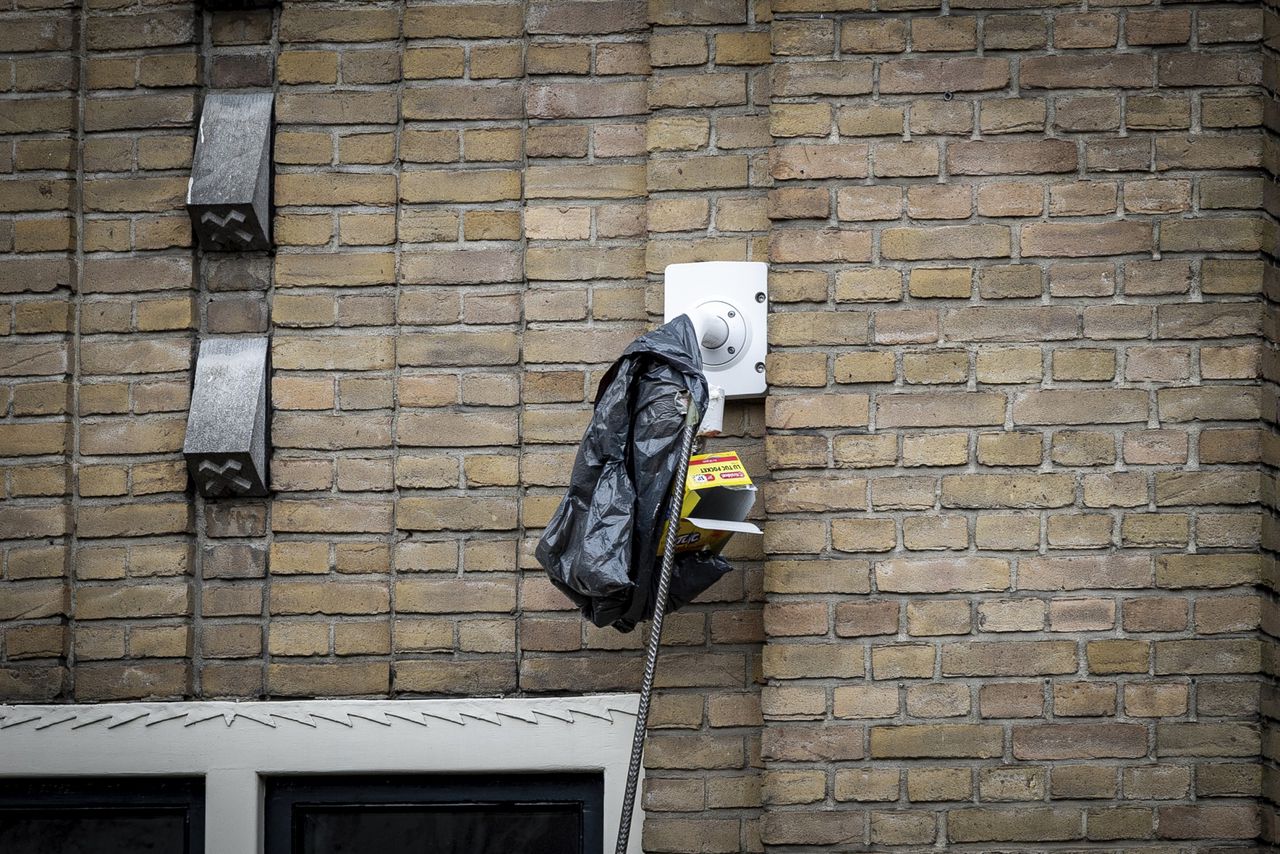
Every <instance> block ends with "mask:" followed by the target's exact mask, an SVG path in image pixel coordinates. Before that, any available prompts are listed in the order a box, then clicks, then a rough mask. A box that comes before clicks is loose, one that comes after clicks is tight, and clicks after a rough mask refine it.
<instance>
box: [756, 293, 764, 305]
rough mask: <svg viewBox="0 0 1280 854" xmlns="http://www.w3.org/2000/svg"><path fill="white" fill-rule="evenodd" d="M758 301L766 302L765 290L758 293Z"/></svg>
mask: <svg viewBox="0 0 1280 854" xmlns="http://www.w3.org/2000/svg"><path fill="white" fill-rule="evenodd" d="M756 302H764V291H759V292H758V293H756Z"/></svg>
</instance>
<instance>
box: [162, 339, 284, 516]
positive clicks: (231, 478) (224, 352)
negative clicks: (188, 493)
mask: <svg viewBox="0 0 1280 854" xmlns="http://www.w3.org/2000/svg"><path fill="white" fill-rule="evenodd" d="M268 376H269V372H268V370H267V339H266V338H209V339H206V340H204V341H202V342H200V353H199V355H198V356H197V359H196V380H195V387H194V388H193V389H192V391H191V410H190V412H189V413H188V414H187V435H186V439H185V440H184V442H183V445H182V453H183V455H184V456H185V457H186V458H187V470H188V471H189V472H190V473H191V479H192V480H193V481H194V482H195V485H196V490H197V491H198V492H199V493H200V494H201V495H203V496H205V497H206V498H228V497H237V496H251V495H266V494H267V377H268Z"/></svg>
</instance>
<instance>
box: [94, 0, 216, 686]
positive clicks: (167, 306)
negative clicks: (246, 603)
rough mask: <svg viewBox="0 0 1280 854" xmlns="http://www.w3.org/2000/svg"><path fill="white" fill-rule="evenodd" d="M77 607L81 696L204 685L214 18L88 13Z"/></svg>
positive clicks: (179, 10) (133, 11)
mask: <svg viewBox="0 0 1280 854" xmlns="http://www.w3.org/2000/svg"><path fill="white" fill-rule="evenodd" d="M84 25H85V28H84V41H83V46H84V51H83V57H84V59H83V61H84V62H85V63H86V64H85V73H84V82H83V85H82V100H81V109H82V111H83V113H82V137H81V142H80V170H81V171H80V174H81V178H82V181H83V189H82V194H83V195H82V200H81V212H82V219H81V222H80V224H79V226H80V228H79V235H78V249H79V251H80V253H81V255H82V258H83V261H82V268H81V275H80V284H79V298H78V301H77V302H78V305H77V321H78V322H77V336H78V347H77V353H76V356H77V362H76V377H77V382H78V407H77V412H76V415H77V428H78V429H77V433H76V437H75V441H76V445H75V457H74V467H75V469H74V471H75V484H76V496H75V501H76V508H75V535H76V548H75V552H74V555H73V558H72V560H73V567H74V570H73V589H72V608H73V611H72V613H73V624H72V628H73V631H74V633H75V634H74V643H73V646H72V661H73V663H74V668H73V679H74V686H73V688H74V697H75V699H76V700H77V701H82V702H84V701H95V700H121V699H134V698H142V697H155V698H166V697H181V696H184V695H187V694H189V693H190V692H191V677H192V672H191V670H192V668H191V665H190V655H191V643H192V641H191V613H192V607H191V601H192V591H191V584H190V580H189V579H190V575H191V571H192V541H191V537H190V533H191V530H192V514H191V502H190V499H189V497H188V496H187V495H186V494H185V492H186V488H187V474H186V467H185V465H184V463H183V459H182V455H181V449H182V437H183V433H184V430H185V425H186V410H187V403H188V401H189V396H190V395H189V389H190V384H191V373H190V372H191V368H192V343H193V338H194V336H193V335H192V329H193V328H194V327H195V312H194V304H193V297H194V287H193V281H194V279H193V265H192V253H191V228H190V223H189V221H188V218H187V215H186V212H185V210H184V209H183V204H184V202H185V196H186V187H187V176H188V173H189V170H190V166H191V155H192V151H193V143H194V120H195V115H196V109H197V89H196V86H197V84H198V83H199V79H200V69H199V62H198V54H197V48H196V45H197V44H198V43H199V41H200V39H201V33H200V16H199V14H198V13H197V12H196V11H195V9H194V7H193V5H192V4H190V3H174V4H171V5H167V6H161V7H155V6H149V7H147V8H146V9H145V10H144V9H138V8H133V7H131V6H128V5H126V6H124V7H120V8H112V9H97V8H95V9H91V10H89V11H88V12H87V13H85V15H84Z"/></svg>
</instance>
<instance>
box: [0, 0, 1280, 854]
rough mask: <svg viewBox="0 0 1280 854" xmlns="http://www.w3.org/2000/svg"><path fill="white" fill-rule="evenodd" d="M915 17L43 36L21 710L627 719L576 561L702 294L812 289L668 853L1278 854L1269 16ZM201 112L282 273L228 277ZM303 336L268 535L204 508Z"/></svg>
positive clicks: (5, 407)
mask: <svg viewBox="0 0 1280 854" xmlns="http://www.w3.org/2000/svg"><path fill="white" fill-rule="evenodd" d="M876 2H877V3H878V5H877V6H876V7H875V9H874V11H873V10H872V7H871V5H870V3H869V2H864V0H840V2H834V0H833V2H823V1H822V0H773V3H772V7H770V4H768V3H764V2H757V3H747V2H745V0H696V2H675V0H671V1H670V2H668V0H652V2H649V3H647V4H646V3H643V2H630V1H629V0H623V1H622V2H612V0H604V1H602V2H570V0H557V2H545V3H544V2H525V3H502V2H496V3H481V4H467V3H426V4H422V3H402V2H391V0H388V2H369V3H364V2H360V3H354V2H346V3H318V2H306V3H303V2H297V3H294V2H288V3H285V4H284V5H283V7H282V8H278V9H275V10H267V11H253V12H239V13H235V12H216V13H214V12H207V11H201V10H198V9H196V8H195V7H194V6H193V4H192V3H190V2H181V3H169V4H166V3H157V2H138V3H133V2H128V0H90V2H88V3H85V4H76V3H72V2H69V1H68V2H59V0H0V10H2V11H0V252H3V253H4V254H0V293H3V294H4V301H3V305H0V333H2V334H3V335H4V338H3V339H2V340H0V377H3V381H2V382H0V404H2V408H0V415H3V418H2V419H0V447H2V448H3V449H4V450H3V451H0V454H2V455H3V458H2V459H0V470H2V472H3V475H2V478H0V484H2V485H3V489H4V492H3V494H2V495H3V499H4V500H3V502H2V503H0V551H2V552H3V564H2V566H3V575H2V576H0V620H2V621H3V623H0V698H3V699H6V700H11V701H20V702H33V701H66V702H95V701H105V700H131V699H142V698H158V699H174V698H181V697H198V698H223V697H229V698H255V697H269V698H285V697H300V696H303V697H306V696H321V697H333V696H397V697H409V696H436V695H459V694H461V695H497V694H537V693H573V692H594V691H613V690H633V689H634V688H635V686H636V685H637V684H638V681H639V666H640V661H639V657H638V649H639V646H640V644H641V642H642V635H641V633H639V632H637V633H633V634H631V635H619V634H617V633H616V632H613V631H612V630H596V629H594V628H591V627H587V626H584V625H583V624H582V622H581V620H580V619H579V618H578V615H577V614H576V612H574V611H573V610H572V609H571V608H569V606H568V603H567V602H565V600H564V599H563V598H562V597H560V596H559V595H558V594H557V593H556V592H555V591H554V590H553V589H552V588H551V587H550V585H549V584H548V583H547V582H546V581H545V579H544V578H543V576H542V574H541V571H540V570H539V568H538V567H537V565H536V563H535V562H534V561H533V559H532V544H533V543H534V542H535V541H536V538H537V536H538V533H539V531H540V528H541V526H542V525H543V524H544V523H545V521H546V520H547V518H548V517H549V515H550V513H551V512H552V510H553V509H554V507H555V504H556V502H557V501H558V500H559V495H560V493H561V491H562V489H563V487H564V484H565V478H566V476H567V472H568V468H569V463H570V460H571V459H572V455H573V452H574V448H575V445H576V442H577V439H578V437H579V435H580V433H581V430H582V427H583V425H584V424H585V423H586V419H587V417H588V414H589V409H590V398H591V395H592V390H593V389H594V387H595V385H596V383H597V382H598V380H599V377H600V374H601V372H602V370H603V369H604V367H606V366H607V365H608V363H609V362H610V361H611V360H612V359H613V358H614V357H615V356H616V354H617V353H618V352H619V351H620V350H621V348H622V347H623V346H624V345H625V343H626V342H628V341H629V340H631V338H632V337H634V336H635V335H636V334H637V333H639V332H640V331H642V330H643V329H645V328H647V326H648V325H650V324H651V323H652V322H654V321H656V320H657V319H659V318H660V316H661V310H662V299H661V274H662V270H663V268H664V267H665V265H667V264H669V263H673V262H678V261H691V260H749V259H768V260H770V261H771V262H772V265H773V266H772V277H771V292H772V296H773V300H772V302H773V312H774V313H773V315H772V316H771V326H770V342H771V354H770V357H769V360H770V361H769V372H770V381H771V385H772V388H771V393H770V396H769V398H768V399H767V400H766V401H765V402H764V404H763V405H761V403H760V402H746V403H739V404H733V405H731V406H730V409H729V412H728V414H727V419H726V424H727V427H728V431H727V432H728V433H729V434H730V435H729V436H727V437H726V438H724V439H721V440H717V442H718V445H719V446H722V447H734V448H737V449H739V450H741V451H743V453H744V455H745V456H746V457H747V459H748V462H749V464H750V466H751V468H752V471H753V475H755V476H756V477H757V479H758V480H759V481H760V482H761V484H762V486H763V498H762V502H761V507H760V508H759V511H760V512H759V515H760V516H761V518H762V519H763V521H764V524H765V529H766V535H765V537H764V539H763V542H760V541H759V540H757V541H755V542H752V541H751V540H749V539H744V540H739V541H735V543H734V544H733V546H732V548H733V552H734V558H735V561H736V563H737V566H738V570H737V571H736V572H734V573H733V574H731V575H730V576H728V577H727V578H726V579H725V580H724V581H723V582H722V583H721V584H719V585H718V586H717V587H716V588H715V589H713V591H711V592H710V593H709V594H708V595H706V596H704V597H703V600H702V601H701V602H700V603H699V604H697V605H695V606H691V607H689V608H687V609H684V610H682V611H680V612H679V613H677V614H675V615H673V616H672V618H671V619H670V620H669V622H668V627H667V634H666V641H667V644H668V645H669V649H668V650H667V651H666V652H665V653H664V657H663V659H662V666H661V667H660V670H659V683H660V686H661V691H660V696H659V697H658V699H657V701H656V705H655V710H654V718H653V721H652V724H653V727H654V733H653V734H652V735H651V737H650V740H649V745H648V753H647V759H648V764H649V765H650V777H649V781H648V784H647V787H646V796H645V797H646V800H645V803H646V807H647V809H648V810H649V815H648V819H647V821H646V826H645V839H646V848H647V849H648V850H652V851H670V852H681V851H712V852H719V851H724V852H729V851H737V850H760V849H761V848H762V847H763V848H769V849H775V848H776V849H779V850H781V849H783V848H787V847H789V846H807V847H809V848H831V849H837V850H847V849H850V848H859V847H863V848H868V849H874V850H882V849H895V850H899V849H901V850H906V849H912V848H916V849H924V848H935V847H942V846H947V845H955V846H959V847H962V848H963V849H965V850H989V849H990V848H991V847H992V846H995V847H998V848H1001V849H1002V850H1026V849H1027V848H1028V847H1029V846H1031V845H1034V846H1035V847H1036V848H1037V849H1038V848H1040V847H1041V846H1042V845H1048V846H1050V847H1054V848H1061V849H1064V850H1065V849H1079V848H1081V847H1084V848H1089V849H1090V850H1152V851H1155V850H1160V851H1188V852H1190V851H1196V852H1207V851H1214V852H1219V854H1223V852H1228V851H1241V852H1243V851H1245V850H1252V846H1253V845H1254V843H1253V842H1252V841H1250V840H1252V839H1253V838H1254V837H1255V836H1256V835H1257V834H1258V833H1259V832H1261V833H1262V834H1263V838H1264V840H1270V839H1272V838H1274V837H1275V836H1276V831H1275V830H1274V829H1273V827H1274V818H1273V815H1274V813H1273V810H1272V808H1271V807H1267V808H1265V809H1263V808H1261V807H1260V804H1272V803H1275V802H1280V795H1277V794H1276V788H1275V782H1274V778H1273V772H1274V767H1275V766H1274V755H1275V749H1274V746H1273V745H1274V732H1273V728H1272V725H1271V721H1272V720H1273V719H1274V718H1275V716H1276V712H1275V706H1276V703H1275V698H1274V678H1273V674H1274V672H1275V665H1274V660H1275V644H1274V638H1275V637H1277V636H1280V630H1277V629H1276V627H1275V626H1274V625H1273V623H1275V617H1274V594H1273V593H1271V592H1270V591H1271V589H1272V588H1273V587H1274V572H1273V570H1272V567H1273V563H1274V562H1273V561H1272V560H1271V559H1270V558H1271V556H1272V554H1273V550H1274V543H1273V542H1272V540H1273V539H1274V537H1273V536H1272V535H1271V534H1270V531H1271V530H1272V525H1271V524H1270V522H1271V520H1272V518H1273V516H1272V511H1271V510H1270V509H1268V510H1267V511H1266V512H1263V510H1262V509H1261V505H1262V504H1265V505H1266V506H1267V507H1268V508H1273V507H1274V504H1275V501H1274V487H1273V480H1274V478H1273V477H1272V474H1273V472H1274V466H1275V465H1276V460H1275V459H1274V457H1275V453H1274V451H1275V448H1274V445H1275V443H1274V442H1271V441H1266V440H1267V439H1269V438H1270V437H1271V436H1272V435H1273V430H1274V426H1273V425H1274V421H1275V406H1276V404H1275V391H1274V385H1273V380H1274V374H1275V371H1274V370H1272V369H1271V365H1272V362H1273V361H1274V360H1273V359H1267V360H1266V361H1265V362H1263V361H1261V359H1260V357H1261V355H1263V354H1264V353H1265V354H1266V355H1270V354H1271V353H1272V352H1273V350H1274V341H1275V338H1276V333H1275V328H1274V327H1275V323H1274V319H1273V318H1272V309H1273V308H1274V304H1273V302H1272V299H1273V298H1274V293H1273V292H1274V287H1271V285H1272V282H1271V278H1268V276H1272V277H1273V267H1272V266H1270V259H1271V257H1272V249H1273V244H1274V219H1273V213H1272V212H1273V211H1274V203H1273V202H1272V201H1271V197H1270V195H1267V193H1269V192H1271V190H1270V186H1271V185H1270V184H1266V185H1265V186H1264V176H1266V175H1270V174H1273V173H1274V172H1275V171H1276V167H1275V164H1274V162H1273V161H1274V154H1273V153H1272V152H1273V148H1274V146H1273V145H1272V141H1273V140H1274V136H1273V135H1272V133H1271V131H1270V130H1267V131H1265V132H1264V131H1263V130H1261V126H1262V125H1263V117H1264V112H1265V111H1264V103H1263V95H1264V93H1266V94H1269V93H1270V92H1271V91H1272V88H1273V85H1274V84H1273V80H1272V78H1273V77H1274V74H1265V75H1264V73H1263V68H1264V60H1265V61H1266V63H1267V68H1271V64H1272V62H1273V59H1274V56H1273V54H1271V53H1270V52H1269V51H1268V50H1264V49H1262V48H1261V47H1260V44H1259V42H1260V41H1261V39H1262V35H1263V30H1264V26H1263V9H1262V8H1261V7H1260V6H1259V5H1255V4H1249V3H1238V4H1237V3H1196V4H1185V5H1184V4H1167V5H1130V4H1117V5H1115V6H1107V5H1104V4H1092V6H1091V7H1090V8H1088V9H1086V8H1083V7H1082V6H1081V5H1080V4H1060V5H1059V4H1055V3H1053V2H1050V0H1044V2H1036V0H1032V2H1019V0H1004V2H992V0H952V2H951V3H950V6H949V7H945V8H946V12H945V14H940V12H941V11H942V9H943V8H944V7H940V6H939V5H938V3H936V2H929V0H876ZM81 5H83V6H84V7H85V8H83V9H82V8H80V6H81ZM1268 20H1270V18H1268ZM1264 81H1265V84H1264ZM206 88H233V89H245V90H261V89H269V90H272V91H274V92H275V93H276V119H277V123H276V137H275V146H274V160H275V174H276V181H275V206H276V219H275V242H276V246H277V252H276V254H274V255H272V256H268V255H261V256H226V255H218V254H203V253H201V252H199V251H197V250H195V249H194V248H193V247H192V241H191V238H190V233H189V227H188V223H187V218H186V215H185V213H184V212H183V210H182V198H183V194H184V191H185V180H186V176H187V174H188V171H189V166H190V158H191V151H192V143H193V122H194V119H195V117H196V116H197V115H198V111H199V102H200V98H201V95H202V93H203V91H204V90H205V89H206ZM1268 103H1270V102H1268ZM1272 112H1274V111H1272ZM1266 115H1267V116H1268V120H1267V121H1268V127H1269V128H1270V127H1271V125H1273V124H1274V122H1273V121H1272V120H1271V113H1266ZM1264 199H1265V201H1264ZM1264 283H1265V284H1266V286H1265V287H1264ZM1264 293H1265V294H1266V295H1265V296H1263V294H1264ZM1260 309H1265V311H1263V310H1260ZM267 332H269V333H270V334H271V335H272V338H273V347H272V356H273V367H274V373H273V380H272V399H273V404H274V412H273V417H272V439H273V444H274V455H273V459H272V471H271V479H272V486H273V489H274V491H275V494H274V495H273V497H272V498H271V499H270V500H250V501H231V502H217V503H215V502H209V503H205V502H203V501H201V500H199V499H193V498H192V497H191V495H190V493H189V491H187V484H186V476H185V473H184V470H183V467H182V463H181V456H180V453H179V449H180V446H181V437H182V428H183V424H184V419H185V410H186V404H187V397H188V392H187V390H188V387H189V384H190V377H191V369H192V352H193V344H194V342H195V340H196V339H197V338H198V337H199V336H201V335H208V334H241V333H259V334H260V333H267ZM1260 334H1261V335H1262V336H1263V337H1264V338H1265V340H1266V341H1267V342H1268V344H1267V345H1266V349H1265V350H1264V349H1262V348H1261V347H1260V343H1259V341H1260V339H1259V336H1260ZM1260 364H1261V365H1264V366H1266V367H1265V368H1264V370H1263V371H1262V375H1263V376H1265V377H1266V380H1265V382H1263V383H1262V384H1261V387H1260V384H1259V381H1258V376H1259V365H1260ZM1260 417H1261V421H1260V420H1259V419H1260Z"/></svg>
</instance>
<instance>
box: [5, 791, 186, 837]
mask: <svg viewBox="0 0 1280 854" xmlns="http://www.w3.org/2000/svg"><path fill="white" fill-rule="evenodd" d="M0 851H3V852H4V854H52V852H57V854H135V853H136V852H140V851H150V852H154V854H203V852H204V784H203V782H202V781H200V780H185V779H172V778H151V779H146V780H134V779H127V778H121V779H116V780H111V779H97V780H85V779H79V778H77V779H71V780H63V779H43V780H32V779H19V780H0Z"/></svg>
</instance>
